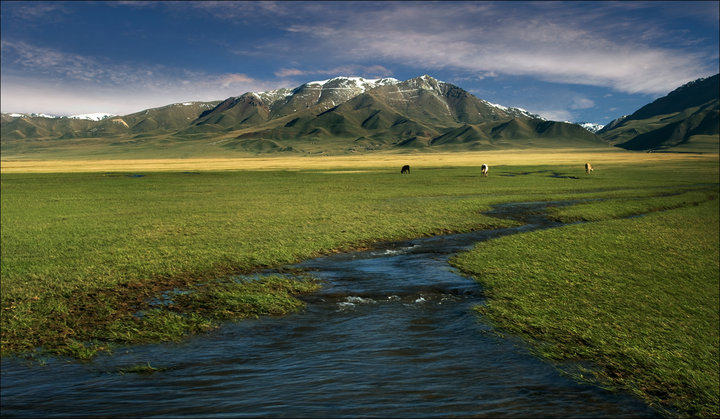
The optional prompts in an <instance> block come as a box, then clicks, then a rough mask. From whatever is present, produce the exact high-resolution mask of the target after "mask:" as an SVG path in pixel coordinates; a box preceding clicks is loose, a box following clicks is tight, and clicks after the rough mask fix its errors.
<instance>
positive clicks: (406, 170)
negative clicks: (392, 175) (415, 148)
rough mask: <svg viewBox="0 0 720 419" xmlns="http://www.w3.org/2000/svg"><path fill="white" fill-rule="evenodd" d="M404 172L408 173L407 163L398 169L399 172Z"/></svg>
mask: <svg viewBox="0 0 720 419" xmlns="http://www.w3.org/2000/svg"><path fill="white" fill-rule="evenodd" d="M404 173H408V174H409V173H410V166H408V165H407V164H406V165H405V166H403V167H402V169H400V174H404Z"/></svg>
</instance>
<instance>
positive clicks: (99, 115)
mask: <svg viewBox="0 0 720 419" xmlns="http://www.w3.org/2000/svg"><path fill="white" fill-rule="evenodd" d="M111 116H116V115H115V114H111V113H105V112H96V113H86V114H81V115H71V116H68V118H70V119H87V120H90V121H102V120H103V119H105V118H110V117H111Z"/></svg>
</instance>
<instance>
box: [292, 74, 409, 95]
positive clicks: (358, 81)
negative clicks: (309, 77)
mask: <svg viewBox="0 0 720 419" xmlns="http://www.w3.org/2000/svg"><path fill="white" fill-rule="evenodd" d="M399 82H400V81H399V80H397V79H394V78H382V79H365V78H363V77H333V78H332V79H327V80H317V81H311V82H309V83H305V84H304V86H311V85H320V86H321V87H322V88H323V89H328V88H330V89H359V90H361V91H363V92H364V91H365V90H367V89H372V88H374V87H378V86H384V85H389V84H396V83H399Z"/></svg>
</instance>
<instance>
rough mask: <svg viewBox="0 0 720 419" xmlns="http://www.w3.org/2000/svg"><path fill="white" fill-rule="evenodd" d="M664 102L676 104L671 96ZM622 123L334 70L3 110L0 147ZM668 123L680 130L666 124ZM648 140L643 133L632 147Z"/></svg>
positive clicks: (253, 140)
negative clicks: (125, 109)
mask: <svg viewBox="0 0 720 419" xmlns="http://www.w3.org/2000/svg"><path fill="white" fill-rule="evenodd" d="M693 86H695V85H690V86H689V87H693ZM699 86H700V88H702V83H700V85H699ZM697 88H698V86H695V87H694V89H695V90H697ZM686 90H687V89H686ZM693 91H694V90H693ZM685 96H688V95H685ZM690 96H691V95H690ZM674 97H675V96H673V98H674ZM683 97H684V96H683ZM671 99H672V98H671ZM666 102H667V103H668V104H667V106H673V105H672V103H674V101H673V100H670V101H666ZM636 113H637V112H636ZM678 118H680V117H678ZM694 118H695V119H697V117H694ZM629 120H632V119H631V116H628V117H625V119H622V120H620V119H618V120H616V121H613V123H611V124H608V125H606V126H605V127H603V128H602V129H599V130H598V131H597V132H598V134H603V133H605V135H604V136H602V137H601V136H599V135H596V134H594V133H593V132H592V131H593V130H594V129H597V128H598V125H597V124H589V123H585V124H582V123H577V124H576V123H569V122H558V121H548V120H545V119H543V118H541V117H540V116H538V115H535V114H532V113H530V112H528V111H526V110H524V109H520V108H511V107H506V106H502V105H497V104H493V103H491V102H488V101H486V100H483V99H479V98H477V97H475V96H473V95H472V94H470V93H469V92H467V91H465V90H464V89H462V88H460V87H458V86H455V85H452V84H450V83H446V82H443V81H440V80H437V79H435V78H433V77H431V76H429V75H422V76H419V77H415V78H412V79H408V80H404V81H400V80H397V79H393V78H383V79H364V78H362V77H334V78H331V79H327V80H320V81H313V82H308V83H304V84H302V85H300V86H297V87H295V88H293V89H290V88H281V89H276V90H272V91H266V92H246V93H244V94H242V95H240V96H233V97H229V98H226V99H224V100H217V101H210V102H184V103H175V104H170V105H166V106H162V107H157V108H151V109H146V110H142V111H139V112H135V113H132V114H128V115H122V116H117V115H114V116H107V117H103V118H97V120H92V119H90V118H88V119H74V118H55V119H53V118H47V115H44V116H43V117H31V116H30V117H29V116H19V117H16V116H12V115H9V114H2V140H3V141H2V151H3V153H4V154H5V153H11V154H13V153H24V154H27V153H30V154H32V153H33V152H35V151H38V150H43V151H44V152H47V153H52V152H53V151H55V150H58V151H59V150H65V151H67V152H68V153H71V152H73V150H81V149H90V148H92V149H93V150H94V151H93V152H94V153H101V154H103V153H105V154H107V153H111V152H112V153H116V152H120V153H126V154H127V153H130V154H133V153H139V152H142V153H145V154H152V153H153V152H157V153H160V154H168V153H170V154H173V153H182V155H192V154H193V153H216V154H217V153H220V154H221V153H225V152H245V153H268V152H292V153H305V154H317V153H320V154H323V153H325V154H328V153H331V154H342V153H356V152H368V151H375V150H398V151H403V150H407V151H411V150H440V149H442V150H446V149H447V150H450V149H452V150H463V149H467V150H483V149H509V148H528V147H546V148H552V147H565V148H566V147H610V146H611V145H619V146H623V143H624V142H623V141H617V140H616V138H614V137H612V135H614V134H613V131H611V129H617V128H622V127H623V126H624V124H625V123H626V122H627V121H629ZM693 123H694V125H693V127H691V128H690V131H691V132H696V131H698V130H701V131H702V130H704V131H702V132H705V131H708V132H709V131H712V120H709V122H708V121H705V120H704V119H701V120H698V121H695V122H693ZM708 126H710V128H708ZM633 129H636V128H633ZM673 129H675V131H677V130H680V131H682V130H683V128H682V127H675V128H672V129H671V128H666V130H673ZM686 131H687V130H686ZM608 132H610V133H611V134H610V135H608V134H607V133H608ZM614 132H617V131H614ZM647 143H648V139H647V138H646V139H645V140H644V142H639V143H638V144H639V147H643V146H646V144H647ZM175 148H176V149H175ZM63 152H64V151H63Z"/></svg>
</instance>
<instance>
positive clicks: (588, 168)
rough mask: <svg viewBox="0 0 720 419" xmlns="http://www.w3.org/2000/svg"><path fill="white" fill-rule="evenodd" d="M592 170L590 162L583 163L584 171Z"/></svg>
mask: <svg viewBox="0 0 720 419" xmlns="http://www.w3.org/2000/svg"><path fill="white" fill-rule="evenodd" d="M592 171H593V167H592V165H591V164H590V163H585V173H590V172H592Z"/></svg>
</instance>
